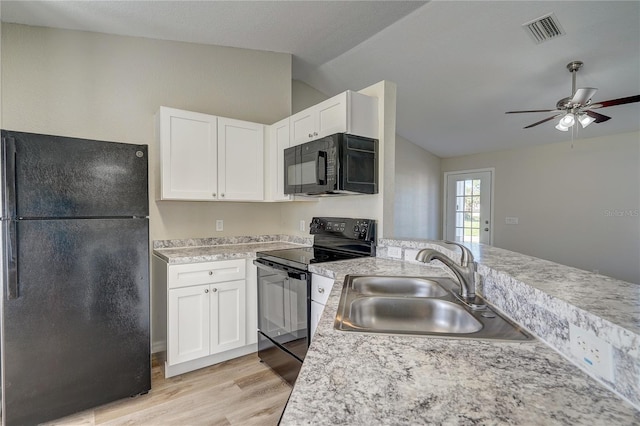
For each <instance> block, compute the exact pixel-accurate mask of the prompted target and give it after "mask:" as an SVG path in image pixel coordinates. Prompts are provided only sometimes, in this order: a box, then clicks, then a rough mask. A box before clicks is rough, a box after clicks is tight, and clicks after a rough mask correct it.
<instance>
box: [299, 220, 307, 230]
mask: <svg viewBox="0 0 640 426" xmlns="http://www.w3.org/2000/svg"><path fill="white" fill-rule="evenodd" d="M300 230H301V231H303V232H304V231H306V230H307V228H306V227H305V226H304V220H301V221H300Z"/></svg>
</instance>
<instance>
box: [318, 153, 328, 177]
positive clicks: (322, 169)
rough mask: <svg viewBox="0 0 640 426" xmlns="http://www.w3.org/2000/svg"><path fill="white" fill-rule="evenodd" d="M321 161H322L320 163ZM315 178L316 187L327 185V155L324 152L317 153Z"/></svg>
mask: <svg viewBox="0 0 640 426" xmlns="http://www.w3.org/2000/svg"><path fill="white" fill-rule="evenodd" d="M321 159H322V161H320V160H321ZM316 176H317V179H316V180H317V182H318V185H326V184H327V153H326V151H318V158H317V159H316Z"/></svg>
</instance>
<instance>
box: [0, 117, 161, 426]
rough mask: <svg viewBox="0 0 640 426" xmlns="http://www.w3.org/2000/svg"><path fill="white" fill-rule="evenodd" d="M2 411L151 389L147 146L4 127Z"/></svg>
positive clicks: (31, 416)
mask: <svg viewBox="0 0 640 426" xmlns="http://www.w3.org/2000/svg"><path fill="white" fill-rule="evenodd" d="M1 147H2V228H1V229H2V231H1V232H2V250H3V256H2V257H3V263H2V268H3V277H2V279H3V285H2V324H3V328H2V336H1V337H2V399H3V410H2V417H3V420H4V424H5V425H10V426H11V425H32V424H38V423H41V422H45V421H48V420H52V419H56V418H60V417H63V416H66V415H69V414H72V413H75V412H78V411H81V410H85V409H88V408H91V407H95V406H98V405H101V404H105V403H107V402H110V401H114V400H117V399H121V398H124V397H129V396H133V395H138V394H142V393H146V392H148V391H149V389H150V388H151V365H150V334H149V220H148V218H147V216H148V212H149V207H148V206H149V199H148V177H147V176H148V170H147V168H148V166H147V146H146V145H131V144H123V143H114V142H101V141H92V140H81V139H75V138H67V137H59V136H47V135H39V134H31V133H22V132H13V131H6V130H2V145H1Z"/></svg>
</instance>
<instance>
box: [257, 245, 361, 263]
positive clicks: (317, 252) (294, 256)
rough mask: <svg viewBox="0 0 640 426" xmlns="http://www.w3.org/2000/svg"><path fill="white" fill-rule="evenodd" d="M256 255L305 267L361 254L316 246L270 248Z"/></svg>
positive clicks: (353, 257) (351, 257)
mask: <svg viewBox="0 0 640 426" xmlns="http://www.w3.org/2000/svg"><path fill="white" fill-rule="evenodd" d="M258 257H261V258H265V257H268V258H271V260H274V261H278V260H280V261H283V260H284V261H289V262H293V263H298V264H300V265H301V266H304V267H306V266H307V265H309V264H312V263H321V262H334V261H337V260H346V259H355V258H358V257H362V255H357V254H352V253H345V252H339V251H334V250H325V249H322V248H318V247H299V248H298V247H296V248H291V249H283V250H270V251H266V252H260V253H258Z"/></svg>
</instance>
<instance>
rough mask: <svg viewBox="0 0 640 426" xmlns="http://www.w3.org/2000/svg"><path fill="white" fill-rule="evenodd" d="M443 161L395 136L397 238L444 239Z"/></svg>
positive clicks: (395, 228) (395, 231) (395, 234)
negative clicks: (441, 165) (442, 224)
mask: <svg viewBox="0 0 640 426" xmlns="http://www.w3.org/2000/svg"><path fill="white" fill-rule="evenodd" d="M441 181H442V174H441V172H440V158H439V157H436V156H435V155H433V154H431V153H430V152H428V151H426V150H424V149H423V148H421V147H419V146H417V145H414V144H413V143H411V142H409V141H408V140H406V139H404V138H402V137H400V136H396V170H395V203H394V206H395V217H394V222H395V227H394V237H396V238H423V239H430V240H438V239H441V234H442V226H441V219H440V216H441V211H442V209H441V202H442V201H441V200H442V196H441V188H442V184H441Z"/></svg>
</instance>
